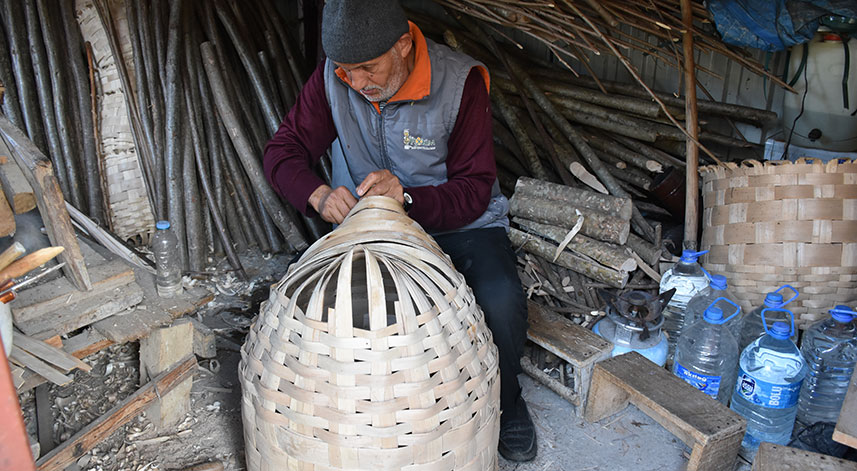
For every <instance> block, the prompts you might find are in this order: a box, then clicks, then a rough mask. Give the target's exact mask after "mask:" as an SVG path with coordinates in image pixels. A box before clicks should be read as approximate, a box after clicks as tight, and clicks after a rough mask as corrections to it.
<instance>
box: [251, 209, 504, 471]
mask: <svg viewBox="0 0 857 471" xmlns="http://www.w3.org/2000/svg"><path fill="white" fill-rule="evenodd" d="M498 373H499V370H498V363H497V347H496V346H495V345H494V343H493V342H492V338H491V332H490V330H488V327H487V325H486V324H485V320H484V317H483V314H482V311H481V309H480V308H479V307H478V305H477V304H476V302H475V301H474V298H473V294H472V292H471V290H470V288H469V287H467V285H466V284H465V281H464V278H463V276H462V275H461V274H460V273H458V272H457V271H456V270H455V269H454V268H453V266H452V264H451V262H450V261H449V258H448V257H447V256H446V255H445V254H444V253H443V252H442V251H441V249H440V247H438V246H437V244H436V243H435V242H434V240H433V239H431V237H429V236H428V235H427V234H426V233H425V232H423V230H422V229H421V228H420V226H419V225H417V224H416V223H415V222H414V221H413V220H411V219H410V218H408V217H407V216H406V215H405V214H404V212H403V211H402V209H401V206H400V205H398V203H396V202H395V200H392V199H390V198H384V197H370V198H364V199H362V200H361V201H360V202H359V203H358V205H357V206H356V207H355V208H354V209H353V210H352V212H351V213H350V214H349V216H348V217H347V218H346V220H345V221H344V222H343V224H342V225H341V226H339V227H338V228H337V229H336V230H335V231H333V232H331V233H329V234H327V235H326V236H324V237H323V238H321V239H319V240H318V241H317V242H316V243H315V244H313V245H312V246H311V247H310V248H309V249H308V250H307V252H306V253H305V254H304V255H303V256H302V257H301V259H300V260H299V261H298V262H297V263H295V264H294V265H292V267H290V269H289V272H288V274H287V275H286V276H285V277H284V278H283V280H282V281H280V282H279V283H278V284H277V285H275V286H274V287H273V288H272V289H271V295H270V297H269V299H268V301H266V303H264V304H263V306H262V309H261V312H260V313H259V317H258V318H257V319H256V321H255V322H254V324H253V326H252V328H251V329H250V333H249V335H248V337H247V340H246V342H245V344H244V346H243V348H242V349H241V364H240V366H239V375H240V377H241V384H242V397H243V400H242V411H243V416H244V440H245V445H246V457H247V467H248V469H250V470H254V471H255V470H283V469H296V470H297V469H300V470H308V471H320V470H346V469H347V470H367V471H368V470H372V471H378V470H399V469H405V470H414V471H416V470H425V471H429V470H430V471H446V470H479V471H482V470H493V469H496V466H497V442H498V434H499V415H500V410H499V394H500V378H499V376H498Z"/></svg>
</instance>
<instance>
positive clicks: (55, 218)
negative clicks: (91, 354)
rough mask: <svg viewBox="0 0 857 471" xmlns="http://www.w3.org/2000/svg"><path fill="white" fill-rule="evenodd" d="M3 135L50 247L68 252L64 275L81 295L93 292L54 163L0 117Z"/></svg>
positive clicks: (13, 126) (64, 259) (65, 255)
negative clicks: (32, 195) (30, 192)
mask: <svg viewBox="0 0 857 471" xmlns="http://www.w3.org/2000/svg"><path fill="white" fill-rule="evenodd" d="M0 134H2V135H3V137H4V139H5V140H6V143H7V144H8V145H9V148H10V149H11V151H12V155H13V156H14V157H15V161H16V162H17V163H18V166H19V167H20V168H21V170H22V172H23V173H24V177H25V178H26V180H27V181H28V182H29V183H30V186H31V187H32V188H33V191H34V193H35V196H36V205H37V206H38V208H39V213H40V214H41V215H42V221H44V223H45V229H47V233H48V238H49V239H50V241H51V244H52V245H58V246H62V247H65V251H64V252H63V253H62V254H60V260H62V261H63V262H65V266H64V267H63V272H64V273H65V275H66V276H67V277H69V278H70V279H71V280H72V283H74V286H75V287H76V288H77V289H79V290H82V291H84V290H89V289H91V288H92V284H91V283H90V281H89V274H88V272H87V270H86V265H85V264H84V261H83V255H81V252H80V246H79V245H78V243H77V237H76V236H75V234H74V228H73V227H72V225H71V220H70V219H69V216H68V211H67V210H66V208H65V200H64V199H63V195H62V192H61V191H60V187H59V183H58V182H57V178H56V176H55V175H54V170H53V165H52V164H51V161H50V160H48V158H47V157H45V155H44V154H43V153H42V151H40V150H39V149H38V148H37V147H36V146H35V144H33V142H32V141H30V139H29V138H27V136H25V135H24V133H23V132H21V130H20V129H18V128H17V127H16V126H15V125H13V124H12V123H11V122H10V121H9V119H7V118H6V117H5V116H3V115H0Z"/></svg>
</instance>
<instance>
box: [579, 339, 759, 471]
mask: <svg viewBox="0 0 857 471" xmlns="http://www.w3.org/2000/svg"><path fill="white" fill-rule="evenodd" d="M628 403H631V404H634V405H635V406H637V408H638V409H640V410H641V411H643V413H645V414H646V415H648V416H649V417H651V418H652V419H654V420H655V421H657V422H658V423H659V424H661V426H663V427H664V428H666V429H667V430H669V431H670V433H672V434H673V435H675V436H676V437H678V438H679V439H680V440H681V441H683V442H684V443H685V444H686V445H688V446H690V447H691V448H692V450H693V451H692V452H691V455H690V462H689V463H688V465H687V469H688V471H708V470H718V471H732V469H733V468H734V466H735V459H736V457H737V456H738V451H739V449H740V447H741V439H742V438H743V436H744V431H745V429H746V428H747V422H746V421H745V420H744V419H743V418H742V417H741V416H739V415H738V414H736V413H735V412H733V411H732V410H730V409H729V408H727V407H726V406H724V405H723V404H721V403H719V402H717V401H716V400H714V399H712V398H711V397H709V396H707V395H705V394H704V393H702V392H700V391H698V390H697V389H696V388H694V387H693V386H691V385H689V384H687V383H686V382H684V381H682V380H681V379H679V378H677V377H676V376H674V375H673V374H671V373H670V372H669V371H667V370H665V369H664V368H661V367H659V366H657V365H656V364H654V363H652V362H651V361H649V360H648V359H646V358H645V357H643V356H642V355H640V354H639V353H637V352H631V353H626V354H624V355H620V356H617V357H613V358H611V359H609V360H605V361H602V362H600V363H597V364H596V365H595V369H594V371H593V373H592V386H591V387H590V389H589V398H588V400H587V402H586V409H585V412H584V419H585V420H586V421H587V422H596V421H599V420H601V419H603V418H605V417H608V416H611V415H613V414H615V413H617V412H619V411H620V410H622V409H624V408H625V406H627V405H628Z"/></svg>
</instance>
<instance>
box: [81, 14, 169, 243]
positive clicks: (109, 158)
mask: <svg viewBox="0 0 857 471" xmlns="http://www.w3.org/2000/svg"><path fill="white" fill-rule="evenodd" d="M110 4H111V11H112V12H113V15H114V18H115V19H116V21H117V30H118V34H119V41H120V47H121V49H122V54H123V56H124V57H123V58H119V60H124V61H125V62H126V64H127V65H128V67H129V74H130V76H131V77H133V76H134V75H133V73H134V69H133V67H134V61H133V58H132V54H131V42H130V36H129V34H128V23H127V21H126V19H125V8H124V2H116V1H111V2H110ZM76 6H77V12H78V23H79V24H80V30H81V33H82V34H83V37H84V39H85V40H86V41H89V42H90V44H92V51H93V56H94V61H95V64H96V66H97V67H98V74H97V76H96V78H97V87H98V113H99V117H98V121H99V123H100V134H99V138H100V139H99V142H98V143H97V144H98V146H99V148H100V156H101V157H100V159H101V164H100V165H101V168H102V179H104V180H105V181H104V182H103V183H102V186H103V187H104V190H105V191H104V193H105V197H106V200H107V214H108V217H109V219H110V220H109V221H101V222H102V223H105V222H106V223H107V224H108V225H109V227H111V228H112V229H113V231H114V232H115V233H116V234H117V235H118V236H120V237H121V238H122V239H124V240H133V241H134V242H135V243H143V244H147V243H148V240H149V234H150V233H151V232H152V230H153V229H154V226H155V221H154V216H153V215H152V209H151V206H150V205H149V199H148V195H147V190H146V186H145V183H144V181H143V171H142V170H141V168H140V162H139V160H138V158H137V148H136V146H135V144H134V136H133V134H132V130H131V122H130V120H129V117H128V109H127V104H126V102H125V101H126V96H125V94H126V91H125V90H124V89H123V88H122V81H121V79H120V78H119V68H118V66H117V65H116V60H117V58H116V57H114V56H113V53H112V51H111V50H110V43H109V41H108V39H107V33H106V32H105V31H104V26H103V25H102V23H101V19H100V18H99V17H98V12H97V11H96V9H95V6H94V5H93V4H92V1H91V0H77V3H76Z"/></svg>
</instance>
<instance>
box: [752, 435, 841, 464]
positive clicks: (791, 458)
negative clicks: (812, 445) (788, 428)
mask: <svg viewBox="0 0 857 471" xmlns="http://www.w3.org/2000/svg"><path fill="white" fill-rule="evenodd" d="M807 470H813V471H857V463H855V462H853V461H846V460H841V459H839V458H834V457H832V456H828V455H822V454H820V453H813V452H811V451H805V450H801V449H798V448H792V447H788V446H783V445H774V444H773V443H768V442H762V444H761V445H759V452H758V453H756V458H755V459H754V460H753V470H752V471H807Z"/></svg>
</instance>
